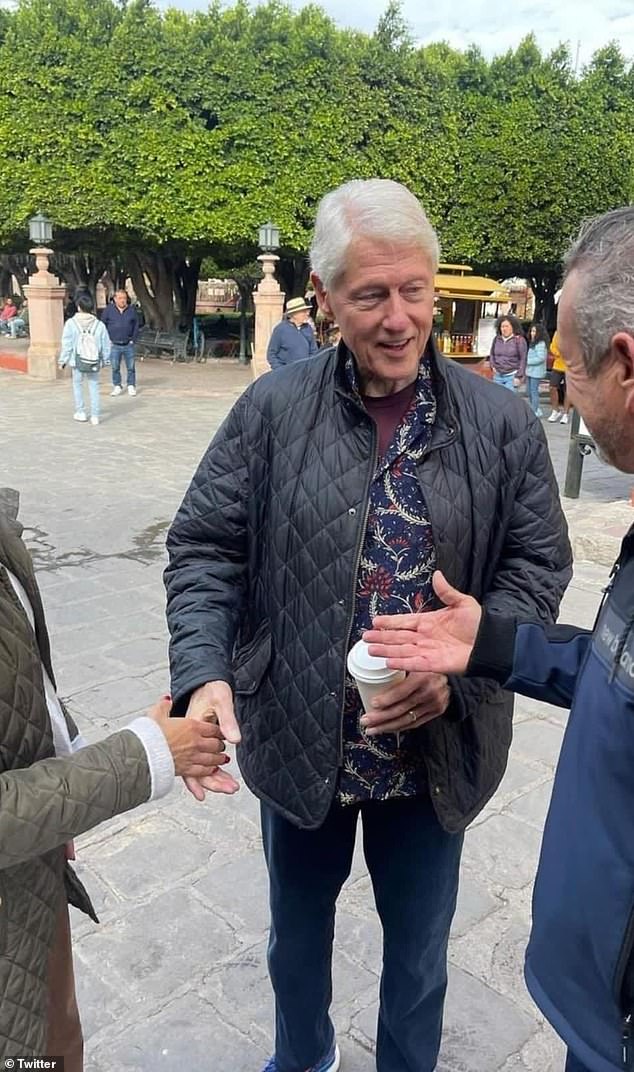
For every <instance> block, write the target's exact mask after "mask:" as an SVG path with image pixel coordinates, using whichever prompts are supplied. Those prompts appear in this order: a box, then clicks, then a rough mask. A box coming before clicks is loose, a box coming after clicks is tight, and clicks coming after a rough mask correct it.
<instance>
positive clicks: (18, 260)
mask: <svg viewBox="0 0 634 1072" xmlns="http://www.w3.org/2000/svg"><path fill="white" fill-rule="evenodd" d="M31 264H32V266H33V270H35V258H32V257H29V255H28V253H5V254H3V255H2V256H1V257H0V270H1V271H3V272H4V271H7V272H9V274H10V275H11V276H13V277H14V278H15V281H16V283H17V285H18V290H19V292H20V296H21V297H22V298H24V288H25V286H26V285H27V283H28V281H29V267H30V265H31ZM7 285H8V286H9V287H10V286H11V282H10V281H9V282H8V284H7ZM0 292H1V293H2V294H5V293H8V291H5V286H4V280H0Z"/></svg>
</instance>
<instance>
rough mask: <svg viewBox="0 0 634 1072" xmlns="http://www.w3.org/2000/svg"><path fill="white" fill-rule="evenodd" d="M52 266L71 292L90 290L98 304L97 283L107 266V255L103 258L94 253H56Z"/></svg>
mask: <svg viewBox="0 0 634 1072" xmlns="http://www.w3.org/2000/svg"><path fill="white" fill-rule="evenodd" d="M51 267H52V270H53V271H54V272H55V274H56V275H57V276H59V278H60V279H61V280H62V281H63V282H64V283H65V284H66V286H67V287H68V288H69V289H70V291H71V294H72V293H74V291H76V290H88V291H89V292H90V294H91V295H92V299H93V301H94V302H95V306H96V304H97V283H98V282H99V280H100V279H101V277H102V275H103V274H104V272H105V270H106V267H107V261H106V259H105V257H104V258H103V259H102V258H101V257H100V256H95V255H94V254H92V253H56V254H55V255H54V257H53V258H52V265H51Z"/></svg>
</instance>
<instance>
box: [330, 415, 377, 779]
mask: <svg viewBox="0 0 634 1072" xmlns="http://www.w3.org/2000/svg"><path fill="white" fill-rule="evenodd" d="M370 431H371V433H372V464H371V466H370V467H369V469H368V477H367V480H366V483H365V492H364V495H365V500H366V503H365V512H364V515H363V524H362V525H361V528H360V530H359V541H358V543H357V553H356V557H355V563H354V569H353V571H352V592H351V601H350V615H349V617H348V629H347V631H346V649H345V655H344V660H343V683H342V689H341V711H340V713H339V766H340V767H342V766H343V717H344V710H345V706H346V675H347V673H348V665H347V656H348V649H349V647H350V633H351V632H352V625H353V622H354V608H355V604H356V599H357V574H358V572H359V566H360V564H361V555H362V554H363V542H364V539H365V530H366V528H367V524H368V517H369V516H370V488H371V486H372V480H373V478H374V473H375V472H376V466H377V462H378V460H379V450H378V435H377V432H376V426H374V427H371V429H370Z"/></svg>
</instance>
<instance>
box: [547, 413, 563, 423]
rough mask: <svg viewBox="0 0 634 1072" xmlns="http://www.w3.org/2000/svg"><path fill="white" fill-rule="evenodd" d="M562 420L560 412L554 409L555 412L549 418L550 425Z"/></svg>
mask: <svg viewBox="0 0 634 1072" xmlns="http://www.w3.org/2000/svg"><path fill="white" fill-rule="evenodd" d="M560 419H561V412H560V410H558V409H554V410H552V412H551V414H550V417H549V418H548V423H549V424H554V422H555V421H558V420H560Z"/></svg>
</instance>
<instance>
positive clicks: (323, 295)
mask: <svg viewBox="0 0 634 1072" xmlns="http://www.w3.org/2000/svg"><path fill="white" fill-rule="evenodd" d="M310 281H311V283H312V284H313V289H314V291H315V294H316V295H317V302H318V304H319V308H320V309H321V311H322V313H324V314H325V315H326V316H327V317H328V319H329V320H334V314H333V311H332V308H331V305H330V301H329V298H328V291H327V290H326V288H325V286H324V285H323V283H322V281H321V279H320V278H319V276H318V275H317V273H316V272H311V273H310Z"/></svg>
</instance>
